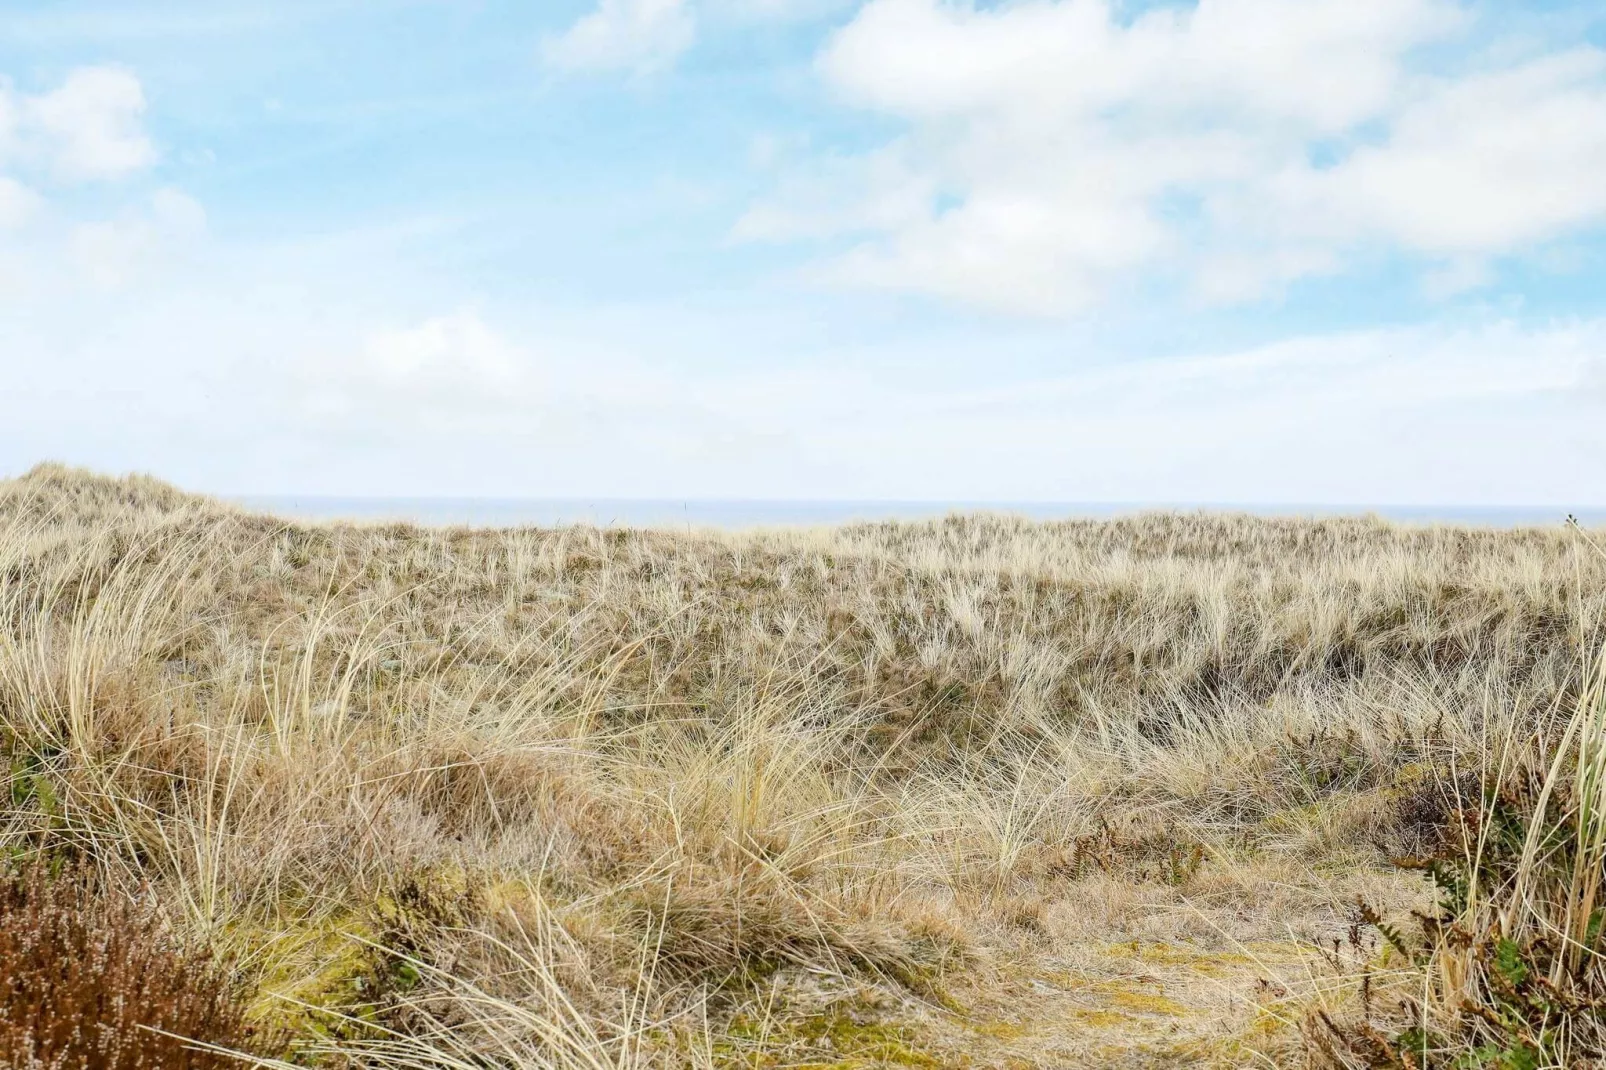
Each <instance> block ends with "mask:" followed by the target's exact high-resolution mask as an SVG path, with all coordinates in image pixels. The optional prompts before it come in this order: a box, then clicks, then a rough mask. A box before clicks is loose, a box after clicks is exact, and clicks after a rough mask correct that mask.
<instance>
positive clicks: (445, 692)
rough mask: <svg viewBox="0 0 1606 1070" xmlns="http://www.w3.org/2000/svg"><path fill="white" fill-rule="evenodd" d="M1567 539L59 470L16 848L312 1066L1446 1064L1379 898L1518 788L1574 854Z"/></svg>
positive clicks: (19, 606)
mask: <svg viewBox="0 0 1606 1070" xmlns="http://www.w3.org/2000/svg"><path fill="white" fill-rule="evenodd" d="M1583 541H1584V540H1583V539H1582V537H1581V536H1578V535H1575V534H1571V533H1568V532H1566V531H1564V530H1563V529H1562V528H1561V527H1560V525H1558V526H1557V528H1556V530H1554V531H1539V530H1526V531H1517V532H1495V531H1478V530H1463V529H1456V528H1450V527H1435V528H1407V527H1397V526H1391V525H1388V524H1385V523H1383V522H1380V521H1376V520H1370V519H1343V520H1322V521H1294V520H1264V519H1254V518H1249V517H1241V516H1209V515H1151V516H1144V517H1139V518H1134V519H1125V520H1115V521H1099V522H1093V521H1085V522H1084V521H1078V522H1065V523H1046V524H1045V523H1028V522H1025V521H1019V520H1014V519H1007V518H1000V517H968V518H955V519H950V520H947V521H942V522H933V523H924V524H880V525H860V526H851V527H845V528H840V529H832V530H819V531H786V532H779V531H778V532H767V533H751V534H739V535H737V534H719V533H668V532H650V531H612V530H596V529H590V528H568V529H562V530H535V529H524V530H509V531H471V530H451V531H442V530H430V529H423V528H415V527H410V526H341V525H290V524H285V523H283V522H281V521H278V520H274V519H271V518H266V517H260V516H253V515H249V514H246V513H243V512H240V511H239V510H236V509H234V508H231V507H228V506H225V505H222V504H219V503H216V502H213V501H210V500H207V499H203V498H199V497H194V496H190V495H186V494H183V493H181V492H179V491H177V490H174V489H173V488H170V487H168V486H165V485H163V484H160V483H157V482H154V481H151V480H146V479H140V478H133V479H127V480H112V479H106V478H101V477H96V476H92V475H89V474H86V473H81V472H74V471H69V470H66V469H62V468H59V467H54V466H46V467H41V468H39V469H36V470H34V471H33V472H31V473H29V474H28V475H26V476H24V477H22V478H21V479H17V480H14V481H10V482H6V483H0V760H3V761H4V762H5V763H6V766H5V768H6V769H7V771H8V774H7V775H8V788H7V792H6V794H5V796H4V798H5V800H6V802H5V809H4V814H3V817H0V850H3V851H4V852H5V853H6V855H7V857H8V859H9V861H8V863H7V864H8V865H11V866H12V867H20V868H26V867H30V866H35V865H36V864H43V865H46V866H49V867H53V868H52V870H51V871H52V872H57V873H60V874H62V875H63V876H61V877H60V879H61V880H70V881H76V882H77V883H78V884H79V885H83V886H86V887H90V888H91V889H92V891H93V894H94V895H96V896H99V897H101V898H104V899H108V900H117V901H119V902H121V901H130V902H135V903H137V904H139V905H140V908H141V909H142V910H146V911H148V912H149V913H150V914H151V915H152V916H153V917H154V918H155V919H157V920H156V921H153V922H152V924H153V925H156V926H157V927H158V928H159V929H160V931H161V933H162V934H163V939H166V940H169V941H170V942H172V943H173V944H174V945H175V946H179V945H182V946H183V947H186V948H191V949H195V948H204V949H206V951H207V953H210V954H211V955H213V956H215V961H216V962H217V963H221V964H224V965H225V966H226V968H227V969H228V970H229V971H230V972H231V973H232V975H233V982H232V983H233V984H234V985H237V986H238V988H239V990H240V992H241V993H242V996H241V998H242V999H244V1000H245V1001H246V1006H245V1013H246V1016H247V1018H248V1019H249V1020H250V1021H251V1022H252V1023H254V1025H253V1029H254V1032H252V1033H251V1036H252V1038H254V1039H252V1040H250V1042H249V1043H248V1044H244V1042H242V1044H243V1046H246V1047H254V1048H255V1049H256V1053H257V1055H258V1056H260V1057H261V1058H262V1059H268V1060H279V1061H282V1062H287V1063H291V1064H294V1065H328V1066H347V1065H360V1066H387V1067H389V1066H395V1067H419V1068H422V1067H430V1068H442V1070H444V1068H462V1067H480V1066H496V1067H504V1066H505V1067H518V1068H526V1067H552V1068H561V1070H581V1068H585V1070H601V1068H603V1067H609V1068H615V1070H622V1068H634V1067H656V1066H694V1067H795V1066H811V1067H843V1068H846V1067H869V1066H887V1065H890V1066H916V1067H940V1066H956V1067H957V1066H971V1067H993V1066H998V1067H1005V1066H1013V1067H1036V1066H1067V1067H1069V1066H1126V1065H1132V1066H1147V1065H1178V1066H1194V1065H1202V1066H1208V1065H1220V1066H1241V1065H1263V1066H1284V1065H1303V1064H1305V1063H1307V1062H1316V1063H1334V1062H1336V1063H1341V1064H1342V1063H1346V1062H1348V1063H1353V1064H1354V1065H1366V1064H1368V1062H1370V1064H1371V1065H1391V1064H1390V1063H1389V1062H1388V1060H1391V1059H1392V1060H1395V1061H1396V1063H1397V1064H1398V1065H1413V1063H1412V1061H1411V1060H1412V1059H1413V1058H1414V1059H1415V1060H1416V1064H1420V1063H1423V1062H1427V1063H1432V1059H1431V1058H1429V1057H1428V1056H1427V1055H1426V1054H1418V1055H1416V1056H1413V1055H1412V1054H1411V1052H1410V1051H1408V1050H1405V1049H1406V1048H1409V1046H1410V1045H1409V1044H1406V1045H1405V1047H1404V1048H1402V1047H1401V1044H1400V1042H1399V1041H1398V1038H1399V1037H1401V1036H1405V1035H1406V1034H1407V1033H1408V1032H1409V1029H1410V1028H1412V1016H1413V1015H1417V1016H1418V1017H1420V1016H1422V1015H1425V1014H1427V1013H1428V1012H1427V1011H1426V1010H1424V1009H1423V1008H1424V1007H1425V1006H1426V1003H1427V1002H1428V1001H1425V1000H1423V999H1421V998H1418V997H1419V996H1420V995H1421V993H1422V992H1429V990H1431V989H1433V986H1434V985H1439V984H1440V981H1435V980H1433V979H1432V976H1430V972H1431V970H1432V969H1437V968H1439V967H1440V966H1442V961H1443V959H1444V956H1443V954H1440V953H1439V952H1443V951H1444V948H1443V947H1441V948H1440V949H1439V952H1434V951H1433V950H1432V949H1428V950H1426V951H1421V952H1420V953H1419V951H1418V949H1417V948H1415V947H1414V946H1407V944H1409V943H1410V941H1408V940H1407V939H1406V938H1405V937H1404V936H1403V935H1401V934H1402V932H1403V930H1402V926H1404V925H1405V924H1406V922H1407V921H1408V920H1409V918H1410V913H1409V912H1410V911H1412V910H1416V911H1419V912H1422V913H1423V915H1424V916H1426V917H1431V916H1432V914H1431V911H1432V910H1433V909H1434V908H1433V904H1434V903H1435V902H1436V901H1437V900H1438V898H1439V893H1438V892H1436V891H1435V887H1434V884H1433V882H1432V881H1431V880H1430V879H1429V878H1428V877H1427V876H1425V875H1424V873H1423V872H1422V871H1421V870H1419V869H1412V868H1402V867H1401V866H1398V865H1395V864H1393V862H1397V861H1400V860H1405V859H1413V858H1415V859H1426V858H1430V857H1437V856H1438V855H1442V854H1443V851H1444V847H1445V844H1446V843H1449V842H1452V841H1454V840H1455V835H1457V833H1456V832H1455V830H1457V829H1460V830H1461V833H1464V832H1465V825H1466V822H1465V820H1464V819H1463V817H1462V816H1458V815H1463V813H1464V811H1466V810H1467V809H1468V804H1467V800H1469V799H1470V800H1472V802H1471V806H1472V808H1474V809H1475V808H1476V807H1477V806H1478V805H1480V802H1481V801H1484V800H1486V799H1488V798H1492V796H1490V790H1489V789H1490V785H1491V784H1494V785H1496V786H1497V787H1498V786H1499V785H1501V784H1507V783H1508V782H1509V783H1512V784H1514V783H1515V781H1513V780H1511V776H1510V774H1511V771H1512V770H1513V769H1516V770H1519V771H1526V772H1525V773H1524V775H1526V773H1528V772H1531V773H1533V774H1534V775H1533V776H1531V777H1529V780H1528V781H1524V783H1530V782H1531V783H1532V784H1533V785H1538V787H1536V788H1535V791H1534V792H1530V793H1529V796H1523V798H1526V799H1528V802H1526V803H1522V805H1526V806H1527V807H1528V808H1527V809H1526V810H1524V811H1523V813H1525V814H1528V815H1529V816H1530V817H1531V816H1532V815H1533V814H1534V813H1542V812H1544V805H1546V804H1545V803H1544V802H1543V800H1541V801H1540V804H1539V809H1538V810H1537V811H1536V810H1535V809H1534V805H1533V802H1534V800H1533V798H1531V796H1532V795H1534V793H1535V792H1537V791H1542V790H1543V787H1542V786H1543V783H1544V782H1545V779H1546V777H1545V772H1546V770H1547V769H1548V768H1549V767H1548V766H1547V765H1546V764H1545V763H1546V761H1548V760H1550V759H1551V758H1553V757H1554V755H1555V754H1557V753H1559V751H1558V749H1557V748H1558V747H1560V748H1562V749H1565V747H1566V746H1570V745H1575V744H1572V743H1568V742H1567V740H1571V739H1572V738H1573V737H1570V736H1565V737H1564V735H1563V732H1564V728H1563V727H1561V726H1564V725H1566V724H1567V723H1570V722H1569V721H1568V718H1569V717H1571V716H1572V713H1573V711H1575V710H1576V709H1577V707H1578V704H1579V703H1580V702H1587V701H1588V698H1589V694H1590V692H1589V691H1588V690H1587V689H1586V686H1585V684H1586V677H1587V674H1588V672H1589V668H1588V665H1589V659H1588V656H1587V655H1588V652H1589V651H1591V650H1594V649H1598V648H1599V647H1600V646H1601V643H1602V640H1603V639H1606V632H1603V630H1602V628H1603V624H1606V619H1603V612H1606V558H1603V557H1602V556H1601V555H1599V554H1596V553H1593V552H1591V551H1590V550H1589V549H1588V547H1587V546H1586V545H1582V542H1583ZM1534 739H1541V740H1551V741H1552V742H1553V743H1554V745H1547V746H1548V749H1543V750H1542V753H1538V754H1536V755H1534V756H1532V760H1531V761H1528V762H1527V764H1524V762H1523V761H1522V760H1519V758H1520V756H1518V757H1514V750H1513V743H1514V741H1531V740H1534ZM1556 741H1559V742H1556ZM1586 758H1587V755H1586ZM1591 760H1600V761H1601V762H1602V769H1603V770H1606V759H1600V758H1599V756H1597V757H1596V758H1595V759H1591ZM1552 779H1554V778H1552ZM1598 783H1606V772H1603V773H1602V774H1601V775H1600V776H1599V777H1598V778H1597V781H1589V782H1588V783H1586V784H1584V788H1585V789H1590V788H1591V785H1598ZM1513 793H1515V794H1513ZM1562 794H1566V792H1563V793H1562ZM1574 794H1578V793H1576V792H1575V793H1574ZM1583 794H1585V795H1587V790H1586V791H1585V792H1583ZM1519 795H1521V792H1517V791H1516V789H1515V788H1513V789H1512V790H1511V791H1508V792H1507V793H1506V797H1510V798H1517V796H1519ZM1557 797H1558V798H1559V797H1560V796H1559V795H1558V796H1557ZM1547 798H1548V797H1547ZM1568 798H1572V795H1568ZM1519 802H1520V800H1519ZM1514 805H1515V804H1514ZM1550 805H1552V809H1554V804H1550ZM1586 816H1587V815H1586ZM1530 839H1532V837H1530ZM1460 842H1462V843H1463V844H1464V843H1465V842H1466V841H1465V836H1464V835H1463V836H1462V840H1461V841H1460ZM1479 842H1480V843H1482V842H1483V841H1482V840H1480V841H1479ZM1535 842H1536V843H1537V840H1535ZM1601 842H1602V844H1606V835H1603V836H1602V838H1601ZM1520 846H1521V845H1520V844H1519V847H1520ZM1545 850H1546V849H1545V848H1543V846H1542V845H1541V846H1538V847H1532V846H1531V847H1530V849H1529V854H1530V855H1542V854H1544V852H1545ZM1513 857H1514V858H1515V861H1513V862H1512V863H1511V865H1510V867H1508V868H1509V869H1510V870H1511V872H1512V873H1515V874H1517V875H1518V877H1519V878H1520V879H1522V880H1526V881H1528V882H1529V883H1528V884H1527V885H1524V886H1523V887H1532V886H1533V882H1534V881H1535V880H1536V879H1537V878H1536V877H1535V876H1534V874H1535V873H1536V872H1537V869H1536V865H1537V863H1533V862H1532V860H1531V859H1530V862H1529V863H1527V864H1526V865H1527V868H1526V869H1524V868H1523V866H1524V865H1525V863H1523V861H1522V853H1521V850H1518V851H1516V853H1515V854H1514V856H1513ZM1547 857H1548V856H1547ZM1568 857H1569V858H1571V857H1572V856H1571V855H1569V856H1568ZM1590 858H1591V859H1594V860H1593V861H1590V860H1589V859H1586V860H1585V862H1583V863H1576V861H1575V864H1574V869H1575V870H1577V869H1578V866H1580V865H1584V866H1588V865H1594V866H1596V867H1597V869H1598V864H1599V859H1598V858H1595V856H1590ZM1425 864H1426V863H1424V865H1425ZM1474 871H1475V867H1474ZM1519 871H1520V872H1519ZM34 872H35V875H34V876H33V877H30V878H29V879H30V880H35V881H37V879H38V877H37V868H35V871H34ZM1432 872H1433V873H1434V874H1435V875H1436V876H1437V878H1438V879H1439V881H1440V884H1441V886H1442V885H1443V884H1444V883H1445V881H1446V880H1447V879H1453V877H1454V874H1449V875H1448V877H1447V875H1446V871H1445V869H1444V867H1443V866H1436V867H1434V868H1433V870H1432ZM1441 891H1442V888H1441ZM1465 891H1466V890H1465V889H1463V892H1465ZM75 894H76V893H75ZM1486 895H1487V889H1485V890H1484V891H1483V892H1479V891H1478V890H1477V889H1473V890H1472V892H1471V893H1470V895H1463V900H1466V899H1468V898H1470V899H1472V900H1474V901H1475V902H1476V903H1478V904H1487V902H1488V900H1487V898H1480V896H1486ZM1459 907H1460V909H1461V910H1463V911H1466V910H1469V909H1471V907H1470V906H1469V905H1468V903H1467V902H1461V903H1460V904H1459ZM1480 909H1482V907H1480ZM1569 909H1571V908H1569ZM1496 912H1498V911H1496ZM1586 914H1587V911H1586ZM1374 919H1375V920H1374ZM1390 919H1393V920H1390ZM1376 920H1381V921H1382V926H1381V927H1379V926H1378V925H1377V924H1376ZM1574 920H1575V921H1576V922H1577V925H1578V931H1579V933H1580V934H1583V935H1584V936H1587V938H1588V940H1593V939H1595V937H1596V936H1598V935H1599V928H1600V927H1599V926H1598V925H1597V926H1596V928H1595V930H1594V931H1592V932H1586V930H1587V928H1588V925H1589V924H1590V921H1589V917H1588V916H1584V917H1582V918H1581V919H1574ZM1441 929H1442V927H1441ZM1503 931H1504V930H1502V932H1503ZM1413 932H1414V930H1413ZM1428 935H1429V936H1431V934H1428ZM1586 942H1587V941H1586ZM1452 943H1453V941H1452ZM1446 946H1448V945H1446ZM1468 946H1469V947H1471V946H1475V941H1472V942H1469V943H1468ZM1513 946H1517V945H1513ZM1536 946H1537V945H1533V944H1532V943H1531V942H1530V943H1524V944H1521V945H1520V947H1519V950H1520V951H1521V952H1522V954H1524V955H1528V954H1529V953H1530V952H1532V953H1533V954H1540V953H1541V952H1544V947H1538V949H1537V950H1535V947H1536ZM1547 946H1548V945H1547ZM1451 950H1452V951H1453V950H1454V949H1453V948H1451ZM1551 950H1552V951H1554V948H1552V949H1551ZM1500 953H1503V952H1500ZM1435 954H1437V955H1438V957H1437V958H1435V957H1434V956H1435ZM1413 956H1414V957H1413ZM1530 957H1531V956H1530ZM1573 958H1574V959H1578V956H1577V955H1574V956H1573ZM1497 959H1498V956H1497ZM1491 961H1496V965H1497V966H1498V964H1499V962H1498V961H1497V960H1491ZM1524 961H1527V960H1524ZM1549 962H1550V960H1549V959H1547V960H1546V963H1549ZM1575 965H1576V963H1575ZM1586 965H1587V963H1586ZM1467 968H1468V969H1470V967H1467ZM1424 970H1427V971H1430V972H1429V973H1424ZM1441 972H1442V971H1441ZM1463 972H1465V970H1463ZM1495 976H1497V978H1498V976H1500V975H1499V973H1498V971H1496V974H1495ZM1374 979H1376V980H1375V985H1374ZM1390 985H1392V986H1393V988H1390V987H1389V986H1390ZM1413 986H1414V987H1413ZM1374 987H1375V989H1376V991H1374ZM1402 987H1403V989H1404V994H1403V995H1401V994H1400V992H1398V991H1395V989H1401V988H1402ZM1441 987H1442V985H1441ZM1418 989H1420V992H1418V994H1417V996H1413V995H1412V994H1411V993H1412V992H1413V991H1417V990H1418ZM1385 990H1387V994H1386V996H1385V995H1384V994H1382V993H1384V992H1385ZM1459 998H1460V997H1459V996H1457V997H1455V999H1459ZM1385 999H1386V1000H1387V1001H1390V1002H1389V1005H1388V1006H1387V1007H1381V1006H1380V1007H1376V1008H1374V1006H1373V1003H1374V1002H1376V1001H1384V1000H1385ZM1413 999H1415V1000H1416V1002H1415V1003H1413V1002H1412V1000H1413ZM1455 999H1452V1000H1450V1001H1449V1003H1446V1004H1445V1006H1446V1007H1447V1008H1448V1011H1454V1010H1455V1006H1459V1004H1458V1003H1456V1002H1455ZM1441 1002H1442V1001H1441ZM1450 1004H1455V1006H1450ZM1435 1013H1437V1012H1435ZM1391 1016H1392V1017H1391ZM1313 1023H1314V1024H1313ZM1374 1023H1375V1024H1374ZM1435 1027H1436V1028H1438V1029H1439V1030H1440V1032H1439V1034H1434V1035H1435V1036H1438V1037H1439V1040H1435V1041H1434V1043H1440V1042H1441V1041H1443V1026H1442V1023H1440V1024H1437V1025H1436V1026H1435ZM1491 1028H1493V1027H1491ZM1430 1032H1431V1031H1429V1030H1427V1029H1426V1027H1423V1032H1422V1036H1423V1037H1427V1036H1429V1033H1430ZM1373 1034H1376V1038H1375V1044H1374V1046H1373V1048H1375V1050H1373V1048H1368V1047H1367V1043H1372V1042H1371V1041H1367V1040H1366V1038H1367V1037H1371V1036H1372V1035H1373ZM1414 1035H1415V1034H1412V1036H1414ZM1357 1037H1360V1038H1361V1040H1359V1041H1357V1040H1356V1038H1357ZM203 1039H204V1038H203ZM1443 1042H1445V1043H1448V1041H1443ZM1468 1043H1469V1044H1470V1043H1472V1042H1471V1041H1468ZM1378 1045H1381V1047H1378ZM1418 1047H1419V1048H1420V1049H1421V1051H1422V1053H1425V1052H1426V1051H1427V1043H1426V1041H1424V1042H1423V1044H1420V1045H1418ZM1512 1050H1516V1049H1512ZM1536 1050H1538V1049H1536ZM1502 1057H1503V1056H1502ZM1513 1058H1517V1056H1513ZM128 1065H130V1066H132V1065H136V1064H133V1063H130V1064H128ZM197 1065H199V1064H197ZM1489 1065H1494V1064H1493V1063H1489ZM1512 1065H1517V1064H1515V1063H1514V1064H1512ZM1533 1065H1540V1064H1539V1063H1535V1064H1533Z"/></svg>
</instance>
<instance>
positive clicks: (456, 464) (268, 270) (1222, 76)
mask: <svg viewBox="0 0 1606 1070" xmlns="http://www.w3.org/2000/svg"><path fill="white" fill-rule="evenodd" d="M1514 7H1516V5H1509V4H1495V3H1458V2H1452V0H1203V2H1201V3H1198V4H1188V3H1165V4H1109V3H1101V2H1096V0H1015V2H1000V3H980V2H977V3H970V2H966V0H548V2H542V3H536V4H529V3H523V4H516V3H493V2H482V3H476V2H469V0H453V2H425V0H414V2H402V0H322V2H300V0H284V2H280V3H275V4H248V3H240V4H229V3H222V2H213V3H191V2H189V0H170V2H166V3H160V4H157V3H149V4H147V3H138V2H132V0H121V2H117V3H100V4H92V3H71V2H66V3H62V2H55V3H34V2H21V3H19V2H16V0H10V2H8V3H7V4H6V10H5V14H4V16H3V17H0V364H3V368H4V371H5V373H6V374H5V382H4V384H3V385H0V471H4V472H15V471H20V470H22V469H25V468H27V467H28V466H29V465H31V464H33V463H34V462H36V461H38V460H40V459H44V458H56V459H62V460H67V461H70V462H74V463H81V464H88V465H92V466H94V467H97V468H101V469H106V470H112V471H126V470H144V471H151V472H155V473H156V474H159V475H161V476H164V477H166V478H169V479H173V480H175V481H177V482H180V483H182V484H184V485H187V486H191V487H195V488H198V489H204V490H212V491H219V492H232V493H332V494H374V495H409V494H415V495H448V494H463V495H509V496H517V495H536V496H546V495H550V496H585V497H598V496H610V497H681V496H691V497H725V498H729V497H766V498H882V499H885V498H908V499H964V500H986V499H995V500H1098V501H1158V500H1165V501H1201V502H1210V501H1218V502H1277V501H1284V502H1288V501H1294V502H1329V503H1335V502H1336V503H1343V502H1355V503H1376V504H1387V503H1422V504H1432V503H1457V504H1544V505H1560V506H1575V507H1579V508H1586V507H1599V506H1601V505H1606V463H1603V462H1606V177H1603V176H1606V11H1603V10H1602V9H1601V8H1600V5H1599V4H1596V3H1576V4H1566V3H1548V4H1527V5H1522V6H1521V9H1520V10H1515V11H1514V10H1513V8H1514Z"/></svg>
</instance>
